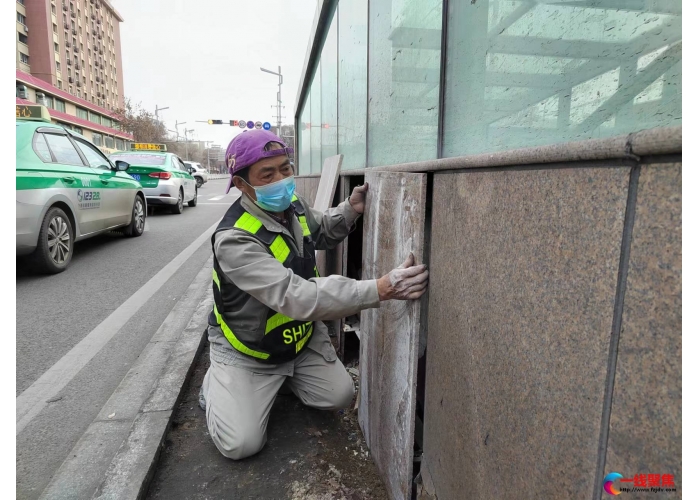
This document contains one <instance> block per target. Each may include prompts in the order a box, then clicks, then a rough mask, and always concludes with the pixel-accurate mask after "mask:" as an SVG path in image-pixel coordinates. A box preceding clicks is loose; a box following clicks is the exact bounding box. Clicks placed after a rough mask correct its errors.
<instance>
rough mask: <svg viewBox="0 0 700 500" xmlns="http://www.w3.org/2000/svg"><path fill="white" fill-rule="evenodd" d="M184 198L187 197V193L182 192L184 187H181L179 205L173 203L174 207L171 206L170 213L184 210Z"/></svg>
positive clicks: (178, 194)
mask: <svg viewBox="0 0 700 500" xmlns="http://www.w3.org/2000/svg"><path fill="white" fill-rule="evenodd" d="M184 199H185V195H184V194H183V193H182V189H181V190H180V191H178V193H177V205H173V206H172V207H170V213H172V214H181V213H182V211H183V210H184V207H183V201H184Z"/></svg>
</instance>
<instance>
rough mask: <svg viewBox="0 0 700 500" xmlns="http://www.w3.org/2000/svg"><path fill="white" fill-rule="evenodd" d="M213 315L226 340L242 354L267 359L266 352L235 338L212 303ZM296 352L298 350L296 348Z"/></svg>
mask: <svg viewBox="0 0 700 500" xmlns="http://www.w3.org/2000/svg"><path fill="white" fill-rule="evenodd" d="M214 316H216V322H217V323H218V324H219V328H221V331H222V332H224V336H225V337H226V340H228V341H229V342H230V343H231V345H232V346H233V347H235V348H236V349H237V350H238V351H240V352H242V353H243V354H247V355H248V356H253V357H254V358H260V359H267V358H269V357H270V355H269V354H268V353H266V352H259V351H254V350H253V349H249V348H248V347H246V346H245V345H243V344H242V343H241V341H240V340H238V339H237V338H236V335H235V334H234V333H233V330H231V329H230V328H229V327H228V325H227V324H226V322H225V321H224V318H222V317H221V314H220V313H219V309H217V307H216V304H214ZM302 340H303V339H302ZM297 352H299V350H297Z"/></svg>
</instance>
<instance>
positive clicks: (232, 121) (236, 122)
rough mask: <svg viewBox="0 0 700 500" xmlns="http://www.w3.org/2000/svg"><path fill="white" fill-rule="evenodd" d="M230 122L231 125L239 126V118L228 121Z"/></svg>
mask: <svg viewBox="0 0 700 500" xmlns="http://www.w3.org/2000/svg"><path fill="white" fill-rule="evenodd" d="M228 124H229V125H231V126H232V127H237V126H238V120H231V121H230V122H228Z"/></svg>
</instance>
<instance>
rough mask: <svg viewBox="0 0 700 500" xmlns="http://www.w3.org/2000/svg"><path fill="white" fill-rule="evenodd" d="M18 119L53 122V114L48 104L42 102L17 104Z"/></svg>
mask: <svg viewBox="0 0 700 500" xmlns="http://www.w3.org/2000/svg"><path fill="white" fill-rule="evenodd" d="M16 110H17V119H20V120H32V121H41V122H48V123H51V115H49V110H48V109H47V108H46V106H41V105H40V104H17V105H16Z"/></svg>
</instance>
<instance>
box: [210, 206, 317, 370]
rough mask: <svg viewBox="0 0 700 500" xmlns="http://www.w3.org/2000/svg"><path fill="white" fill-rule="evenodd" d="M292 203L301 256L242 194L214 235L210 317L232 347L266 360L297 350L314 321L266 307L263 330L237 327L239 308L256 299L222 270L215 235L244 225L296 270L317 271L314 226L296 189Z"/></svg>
mask: <svg viewBox="0 0 700 500" xmlns="http://www.w3.org/2000/svg"><path fill="white" fill-rule="evenodd" d="M292 205H293V207H294V214H295V216H296V217H297V219H298V220H299V223H300V224H301V227H302V230H303V234H304V248H303V257H300V256H297V255H295V253H294V252H293V251H292V249H291V248H290V247H289V245H288V244H287V241H285V237H284V236H282V234H280V233H275V232H272V231H268V230H267V229H266V228H265V226H264V225H263V223H262V222H261V221H260V220H259V219H258V218H257V217H255V216H254V215H252V214H250V213H249V212H246V210H245V209H244V208H243V206H242V205H241V202H240V199H239V200H237V201H236V202H235V203H234V204H233V205H231V208H229V210H228V211H227V212H226V215H224V217H223V219H222V220H221V223H220V224H219V226H218V227H217V228H216V231H214V234H213V235H212V237H211V243H212V251H213V252H214V270H213V285H212V286H213V291H214V309H213V311H212V315H211V317H212V320H213V321H215V322H216V324H217V325H219V327H220V328H221V330H222V331H223V333H224V336H225V337H226V339H227V340H228V341H229V343H230V344H231V345H232V346H233V348H234V349H236V350H238V351H239V352H241V353H243V354H245V355H247V356H251V357H253V358H255V359H257V360H259V361H261V362H264V363H273V364H277V363H283V362H285V361H289V360H292V359H294V358H295V357H296V356H298V355H299V353H300V352H301V351H302V349H303V348H304V347H305V346H306V345H307V344H308V343H309V339H311V336H312V335H313V332H314V328H313V322H312V321H299V320H296V319H294V318H290V317H289V316H285V315H284V314H282V313H280V312H277V311H275V310H273V309H269V308H268V313H267V321H266V323H265V324H264V325H263V326H262V327H261V328H260V329H259V331H256V332H249V331H246V332H242V331H241V330H240V329H239V330H237V328H236V323H237V321H236V318H237V315H240V314H241V310H242V308H243V306H244V305H245V304H246V303H247V302H248V300H256V299H254V298H253V297H251V296H250V295H249V294H247V293H246V292H244V291H242V290H241V289H240V288H238V287H237V286H236V285H235V284H234V283H233V282H232V281H231V280H229V279H228V278H227V277H226V275H225V274H224V273H223V272H222V271H221V267H220V266H219V261H218V259H217V257H216V252H215V251H214V241H215V237H216V234H217V233H219V232H220V231H227V230H231V229H232V228H236V229H239V230H241V231H245V232H247V233H249V234H251V235H252V236H254V237H255V238H256V239H257V240H259V241H260V242H261V243H262V244H263V245H264V246H265V247H266V248H267V249H268V251H269V252H270V254H271V255H272V256H273V257H274V258H275V259H277V260H278V261H279V262H280V263H281V264H282V265H283V266H284V267H286V268H288V269H291V270H292V272H294V274H296V275H298V276H300V277H302V278H304V279H309V278H314V277H318V271H317V270H316V257H315V248H314V245H313V242H312V241H311V232H310V231H309V226H308V224H307V222H306V214H305V212H304V207H303V205H302V204H301V202H300V201H299V200H298V198H297V197H296V195H295V196H294V198H293V201H292ZM239 318H240V316H239Z"/></svg>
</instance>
